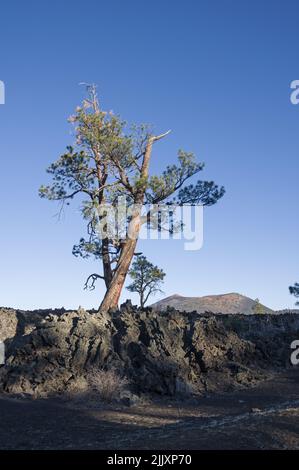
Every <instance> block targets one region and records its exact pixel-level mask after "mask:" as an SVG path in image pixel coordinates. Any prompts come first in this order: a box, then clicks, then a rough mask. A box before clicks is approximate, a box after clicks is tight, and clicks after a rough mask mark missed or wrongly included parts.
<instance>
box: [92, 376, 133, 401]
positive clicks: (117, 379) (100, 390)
mask: <svg viewBox="0 0 299 470" xmlns="http://www.w3.org/2000/svg"><path fill="white" fill-rule="evenodd" d="M87 381H88V384H89V386H90V388H91V389H92V391H93V392H94V393H96V394H97V395H98V396H99V398H100V399H101V400H103V401H105V402H108V403H111V402H112V401H114V400H118V399H119V398H120V397H121V393H122V392H123V391H124V390H125V389H126V387H127V386H128V384H129V381H128V379H127V378H126V377H122V376H120V375H119V373H118V372H117V371H116V370H115V369H114V368H112V369H108V370H104V369H97V368H95V367H94V368H93V369H91V370H90V371H89V374H88V377H87Z"/></svg>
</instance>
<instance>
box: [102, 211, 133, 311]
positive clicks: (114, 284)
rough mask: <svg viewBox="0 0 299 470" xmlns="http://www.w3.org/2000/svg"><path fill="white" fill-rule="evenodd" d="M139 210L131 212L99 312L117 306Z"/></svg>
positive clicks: (126, 272) (131, 255)
mask: <svg viewBox="0 0 299 470" xmlns="http://www.w3.org/2000/svg"><path fill="white" fill-rule="evenodd" d="M140 212H141V209H140V208H139V207H138V208H137V209H135V214H132V220H131V222H130V224H129V230H128V238H127V240H126V242H125V244H124V247H123V249H122V252H121V255H120V258H119V261H118V263H117V266H116V269H115V272H114V275H113V278H112V281H111V283H110V287H109V288H108V290H107V292H106V294H105V296H104V299H103V301H102V303H101V305H100V309H99V311H100V312H101V313H106V312H108V311H109V310H110V309H111V310H115V309H117V307H118V302H119V298H120V294H121V291H122V288H123V286H124V283H125V280H126V276H127V274H128V271H129V268H130V264H131V261H132V258H133V256H134V253H135V249H136V245H137V241H138V235H139V232H140V224H141V220H140Z"/></svg>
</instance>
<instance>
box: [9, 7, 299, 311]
mask: <svg viewBox="0 0 299 470" xmlns="http://www.w3.org/2000/svg"><path fill="white" fill-rule="evenodd" d="M298 14H299V3H298V1H297V0H294V1H292V0H284V1H283V0H280V1H275V0H268V1H266V0H250V1H247V0H234V1H233V0H216V1H211V0H205V1H201V0H192V1H191V0H184V1H182V0H180V1H175V0H171V1H170V0H162V1H161V0H159V1H158V0H152V1H151V2H147V1H145V0H144V1H143V0H139V1H136V0H127V1H123V0H122V1H121V0H114V1H113V2H107V1H101V0H85V1H84V2H82V1H76V0H64V1H56V0H54V1H53V0H51V1H46V0H45V1H42V2H41V1H35V0H32V1H30V0H27V1H26V2H24V1H15V0H10V1H9V2H8V1H4V2H1V11H0V18H1V20H0V21H1V24H0V44H1V56H0V80H3V81H4V82H5V84H6V104H5V105H4V106H0V155H1V169H0V191H1V198H0V209H1V230H0V250H1V257H0V266H1V271H0V305H5V306H11V307H19V308H34V307H51V306H52V307H55V306H57V307H60V306H65V307H72V308H73V307H78V305H82V306H84V307H91V306H94V307H96V306H98V305H99V303H100V301H101V297H102V294H103V288H102V287H100V285H99V286H98V289H97V290H96V291H95V292H93V293H89V292H86V291H84V290H83V288H82V286H83V283H84V281H85V277H86V276H87V275H88V274H89V273H91V272H94V271H96V270H97V266H96V265H95V264H94V263H93V262H89V261H81V260H78V259H76V258H74V257H73V256H72V254H71V250H72V245H73V244H74V243H75V242H77V240H78V239H79V237H80V236H81V235H83V234H85V228H84V224H83V222H82V221H81V219H80V215H79V211H78V205H77V204H76V202H74V203H73V204H72V206H71V207H70V208H68V210H67V211H66V213H65V216H64V217H63V219H62V220H61V221H59V222H58V221H57V220H56V219H55V217H53V216H54V215H55V213H56V212H57V206H55V203H51V202H48V201H46V200H40V199H39V198H38V187H39V185H40V184H41V183H46V182H47V176H46V173H45V169H46V167H47V166H48V165H49V163H50V162H52V161H53V160H55V159H56V158H57V157H58V156H59V155H60V154H61V153H62V152H63V150H64V148H65V146H66V145H68V144H71V143H72V141H73V137H72V136H71V135H70V128H69V125H68V123H67V122H66V119H67V117H68V116H69V115H70V114H71V113H72V112H73V110H74V108H75V106H76V105H77V104H79V102H80V100H81V98H82V92H83V90H82V88H80V87H79V86H78V83H79V82H82V81H85V82H94V83H97V84H98V86H99V92H100V95H101V96H102V105H103V107H104V108H105V109H113V110H114V111H115V112H117V113H120V114H121V115H122V116H123V117H124V118H126V119H127V120H128V121H130V122H148V123H153V124H155V126H156V129H157V131H161V132H163V131H165V130H167V129H169V128H171V129H172V130H173V132H172V134H171V136H169V137H168V138H167V140H165V141H164V142H161V143H160V144H159V145H158V144H157V147H156V148H155V153H154V155H153V159H154V161H153V168H154V169H155V170H158V169H162V168H163V167H164V166H165V165H166V164H168V163H171V162H174V161H175V158H176V151H177V149H178V148H184V149H185V150H191V151H194V152H195V153H196V154H197V155H198V158H199V159H200V160H202V161H205V162H206V169H205V171H204V172H203V173H202V174H201V176H202V177H205V178H207V179H214V180H215V181H216V182H217V183H219V184H223V185H224V186H225V187H226V190H227V193H226V196H225V197H224V198H223V199H222V200H221V202H220V203H219V204H217V205H216V206H214V207H211V208H208V209H207V210H206V211H205V231H204V239H205V240H204V247H203V248H202V250H200V251H198V252H195V253H194V252H186V251H184V250H183V249H182V247H181V246H180V244H177V245H174V244H173V243H168V244H167V242H165V241H160V242H157V241H152V242H151V243H150V242H146V243H144V244H142V243H141V244H140V249H143V250H144V253H145V254H146V255H147V256H148V257H149V258H150V259H151V260H153V261H154V262H156V263H158V264H159V265H160V266H161V267H163V268H164V270H165V271H166V272H167V278H166V283H165V287H164V291H165V294H164V295H171V294H173V293H180V294H182V295H186V296H201V295H207V294H220V293H226V292H240V293H242V294H245V295H248V296H250V297H252V298H256V297H259V298H260V300H261V301H262V302H263V303H265V304H267V305H268V306H270V307H272V308H282V307H292V306H293V305H294V299H293V298H292V297H291V296H290V295H289V293H288V286H289V285H290V284H292V283H293V282H295V281H296V280H297V281H299V254H298V250H297V249H296V247H297V246H298V232H299V220H298V196H299V185H298V170H299V159H298V157H299V155H298V152H299V151H298V149H299V132H298V131H299V105H298V106H294V105H292V104H291V103H290V98H289V97H290V82H291V81H292V80H295V79H299V57H298V42H299V30H298ZM130 295H131V294H130V293H129V292H128V293H127V292H124V296H123V298H124V297H129V296H130Z"/></svg>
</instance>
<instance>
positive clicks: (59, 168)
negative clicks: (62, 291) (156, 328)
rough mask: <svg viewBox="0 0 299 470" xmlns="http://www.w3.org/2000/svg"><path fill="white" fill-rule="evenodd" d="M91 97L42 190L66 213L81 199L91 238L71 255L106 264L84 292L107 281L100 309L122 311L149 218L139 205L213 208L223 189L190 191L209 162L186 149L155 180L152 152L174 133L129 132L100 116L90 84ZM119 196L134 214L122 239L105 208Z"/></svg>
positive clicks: (206, 186) (205, 185) (109, 116)
mask: <svg viewBox="0 0 299 470" xmlns="http://www.w3.org/2000/svg"><path fill="white" fill-rule="evenodd" d="M87 92H88V96H87V99H85V100H84V101H83V104H82V106H79V107H78V108H77V109H76V113H75V114H74V115H73V116H71V117H70V119H69V121H70V122H71V123H72V124H73V125H74V126H75V134H76V144H75V146H74V147H73V146H69V147H67V151H66V152H65V153H64V154H63V155H62V156H61V157H60V158H59V159H58V160H57V161H55V162H54V163H52V164H51V165H50V167H49V168H48V170H47V171H48V173H49V174H50V175H51V177H52V182H51V184H49V185H47V186H42V187H41V188H40V196H41V197H43V198H47V199H49V200H54V201H60V202H61V204H62V207H63V206H64V205H65V204H69V202H70V201H71V200H72V199H73V198H74V197H75V196H76V197H79V198H80V201H81V211H82V216H83V218H84V220H85V221H86V225H87V234H88V237H87V238H81V239H80V241H79V243H78V244H77V245H75V246H74V247H73V254H74V255H75V256H80V257H82V258H89V257H93V258H94V259H96V260H98V261H99V262H100V263H101V264H102V272H101V274H98V273H94V274H91V275H90V276H89V278H88V279H87V282H86V284H85V286H86V287H88V286H89V287H91V288H94V286H95V281H96V280H97V279H103V280H104V282H105V285H106V294H105V296H104V299H103V301H102V303H101V306H100V311H101V312H107V311H108V310H109V309H116V308H117V306H118V301H119V297H120V294H121V291H122V288H123V285H124V282H125V279H126V276H127V273H128V271H129V268H130V264H131V261H132V259H133V257H134V256H135V255H136V252H135V250H136V245H137V241H138V236H139V232H140V229H141V226H142V224H144V223H146V222H147V220H148V215H149V214H147V216H146V217H142V215H141V207H142V206H143V205H146V204H159V203H162V202H163V203H166V204H172V203H174V202H175V203H176V204H202V205H206V206H210V205H212V204H215V203H216V202H217V201H218V200H219V199H220V198H221V197H222V196H223V194H224V192H225V191H224V188H223V187H218V186H217V185H216V184H215V183H214V182H212V181H198V182H197V183H196V184H195V185H192V184H189V185H185V182H186V181H187V180H188V179H189V178H191V177H192V176H194V175H195V174H197V173H199V172H201V171H202V170H203V168H204V164H203V163H197V162H196V160H195V156H194V154H193V153H190V152H185V151H182V150H180V151H179V152H178V163H177V164H174V165H170V166H167V168H166V169H165V171H164V172H163V173H162V175H161V176H152V175H150V161H151V157H152V151H153V146H154V144H155V143H157V142H158V141H160V140H161V139H163V138H164V137H166V136H167V135H168V134H169V132H170V131H168V132H166V133H164V134H161V135H154V134H153V132H152V131H151V129H150V127H149V126H146V125H140V126H133V127H132V128H128V126H127V124H126V122H125V121H123V120H121V119H120V118H119V117H118V116H116V115H115V114H113V113H112V112H108V113H107V112H104V111H102V109H101V107H100V103H99V100H98V96H97V92H96V87H95V86H93V85H92V86H89V85H88V86H87ZM120 197H121V198H124V200H125V202H126V204H127V205H128V206H129V207H130V208H131V212H130V215H129V216H128V217H127V220H126V222H127V235H126V236H125V237H123V238H119V237H117V236H114V235H113V234H112V235H111V233H110V232H109V221H107V220H108V217H107V211H106V208H107V205H110V206H112V207H114V208H117V207H118V201H119V198H120ZM117 210H119V209H117ZM99 221H100V223H101V224H102V225H101V231H100V236H99V230H98V229H97V227H98V225H99Z"/></svg>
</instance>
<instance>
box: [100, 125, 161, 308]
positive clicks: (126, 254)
mask: <svg viewBox="0 0 299 470" xmlns="http://www.w3.org/2000/svg"><path fill="white" fill-rule="evenodd" d="M169 132H170V131H168V132H166V133H165V134H161V135H159V136H151V137H150V138H149V139H148V142H147V144H146V149H145V153H144V158H143V161H142V167H141V172H140V179H141V181H143V182H145V181H147V179H148V175H149V164H150V159H151V153H152V147H153V143H154V142H156V141H157V140H160V139H162V138H163V137H165V136H166V135H168V134H169ZM145 190H146V184H143V185H141V187H140V188H139V190H138V191H137V192H136V194H135V201H134V202H135V209H134V211H133V214H132V220H131V222H130V224H129V229H128V238H127V239H126V242H125V244H124V247H123V249H122V252H121V255H120V258H119V261H118V263H117V266H116V269H115V271H114V273H113V278H112V281H111V283H110V286H109V287H108V289H107V292H106V294H105V297H104V299H103V301H102V303H101V305H100V309H99V312H100V313H107V312H108V311H109V310H116V309H117V307H118V301H119V298H120V294H121V291H122V288H123V286H124V283H125V280H126V276H127V274H128V271H129V268H130V264H131V261H132V258H133V256H134V252H135V248H136V245H137V240H138V236H139V232H140V227H141V206H142V204H143V200H144V194H145Z"/></svg>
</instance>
